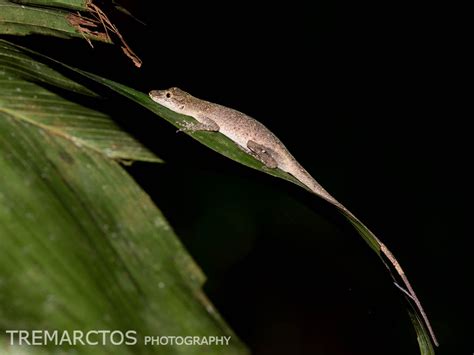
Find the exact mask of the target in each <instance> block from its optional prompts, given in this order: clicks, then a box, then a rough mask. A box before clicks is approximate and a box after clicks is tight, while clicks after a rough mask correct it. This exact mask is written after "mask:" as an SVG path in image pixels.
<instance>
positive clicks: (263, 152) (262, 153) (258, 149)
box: [247, 140, 278, 169]
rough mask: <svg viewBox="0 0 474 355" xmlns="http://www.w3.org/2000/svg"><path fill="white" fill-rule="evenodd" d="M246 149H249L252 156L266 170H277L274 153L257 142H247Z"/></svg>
mask: <svg viewBox="0 0 474 355" xmlns="http://www.w3.org/2000/svg"><path fill="white" fill-rule="evenodd" d="M247 148H248V149H250V151H251V152H252V155H253V156H254V157H255V158H256V159H258V160H260V161H261V162H262V163H263V164H265V166H266V167H267V168H270V169H276V168H278V163H277V161H276V160H275V158H274V155H275V154H274V152H273V150H272V149H270V148H267V147H265V146H263V145H261V144H258V143H257V142H254V141H252V140H249V141H248V142H247Z"/></svg>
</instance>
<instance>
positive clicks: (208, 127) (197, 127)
mask: <svg viewBox="0 0 474 355" xmlns="http://www.w3.org/2000/svg"><path fill="white" fill-rule="evenodd" d="M195 119H196V120H197V121H198V122H195V123H185V124H184V126H183V127H182V128H180V129H179V130H178V132H186V131H190V132H196V131H207V132H219V128H220V127H219V125H218V124H217V123H216V122H215V121H213V120H211V119H210V118H209V117H206V116H198V117H195Z"/></svg>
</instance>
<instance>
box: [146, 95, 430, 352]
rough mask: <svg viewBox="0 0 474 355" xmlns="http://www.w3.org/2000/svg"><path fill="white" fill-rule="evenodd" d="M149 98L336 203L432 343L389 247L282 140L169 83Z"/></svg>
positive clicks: (245, 117)
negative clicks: (368, 241) (368, 240)
mask: <svg viewBox="0 0 474 355" xmlns="http://www.w3.org/2000/svg"><path fill="white" fill-rule="evenodd" d="M150 97H151V98H152V99H153V101H155V102H157V103H159V104H160V105H162V106H165V107H166V108H168V109H170V110H172V111H174V112H177V113H179V114H182V115H186V116H191V117H193V118H194V119H195V120H196V121H197V122H196V123H193V124H190V125H188V126H186V127H184V128H183V129H182V130H189V131H211V132H220V133H221V134H223V135H225V136H226V137H228V138H230V139H231V140H232V141H233V142H235V143H236V144H237V145H238V146H239V147H240V148H241V149H243V150H244V151H245V152H247V153H248V154H250V155H252V156H253V157H255V158H256V159H258V160H259V161H261V162H262V163H263V164H264V165H265V166H266V167H267V168H270V169H276V168H278V169H280V170H283V171H285V172H286V173H288V174H291V175H292V176H293V177H295V178H296V179H297V180H298V181H300V182H301V183H302V184H303V185H305V186H306V187H307V188H308V189H309V190H310V191H312V192H313V193H314V194H316V195H317V196H319V197H321V198H323V199H324V200H326V201H328V202H329V203H331V204H333V205H334V206H336V207H337V208H338V209H339V210H340V211H341V212H342V213H343V214H345V215H346V216H347V217H348V218H349V220H352V222H356V223H357V224H360V225H361V226H363V228H365V229H366V231H367V232H368V233H370V234H371V236H372V237H373V238H374V239H375V240H376V242H377V243H378V248H379V250H380V251H381V252H382V253H383V254H384V255H385V256H386V258H387V259H388V260H389V261H390V263H391V264H392V266H393V267H394V268H395V270H396V271H397V273H398V274H399V276H400V277H401V279H402V280H403V283H404V285H405V287H406V289H404V288H402V287H400V286H399V285H398V284H397V283H395V285H396V286H397V287H398V288H400V289H401V290H402V291H403V292H404V293H405V294H406V295H407V296H408V297H409V298H410V299H411V300H412V301H413V302H414V303H415V305H416V307H417V309H418V311H419V312H420V314H421V316H422V318H423V320H424V322H425V324H426V327H427V328H428V331H429V333H430V335H431V337H432V339H433V342H434V344H435V345H438V342H437V340H436V336H435V334H434V332H433V329H432V327H431V325H430V322H429V320H428V317H427V316H426V313H425V311H424V310H423V307H422V305H421V303H420V301H419V300H418V297H417V296H416V294H415V291H414V290H413V288H412V286H411V285H410V282H409V281H408V279H407V277H406V276H405V273H404V271H403V270H402V268H401V266H400V264H399V263H398V261H397V260H396V259H395V257H394V256H393V254H392V253H391V252H390V250H388V249H387V247H386V246H385V244H383V243H382V242H381V241H380V240H379V239H378V238H377V237H376V236H375V235H374V234H373V233H372V232H371V231H370V230H369V229H368V228H367V227H366V226H365V225H364V224H363V223H362V222H361V221H359V219H358V218H357V217H355V216H354V215H353V214H352V213H351V212H350V211H349V210H348V209H347V208H346V207H344V206H343V205H342V204H341V203H340V202H338V201H337V200H336V199H335V198H334V197H332V196H331V195H330V194H329V193H328V192H327V191H326V190H325V189H324V188H323V187H322V186H321V185H320V184H319V183H318V182H317V181H316V180H315V179H314V178H313V177H312V176H311V175H310V174H309V173H308V172H307V171H306V170H305V169H304V168H303V167H302V166H301V164H300V163H298V161H297V160H296V159H295V158H294V157H293V156H292V155H291V153H290V152H289V151H288V149H286V147H285V146H284V145H283V143H282V142H281V141H280V140H279V139H278V138H277V137H276V136H275V135H274V134H273V133H272V132H271V131H270V130H269V129H268V128H267V127H265V126H264V125H263V124H261V123H260V122H258V121H257V120H255V119H254V118H252V117H250V116H248V115H246V114H244V113H242V112H239V111H237V110H234V109H231V108H228V107H225V106H222V105H219V104H215V103H212V102H209V101H205V100H201V99H198V98H196V97H194V96H192V95H190V94H188V93H187V92H185V91H183V90H181V89H179V88H176V87H173V88H170V89H168V90H153V91H151V92H150Z"/></svg>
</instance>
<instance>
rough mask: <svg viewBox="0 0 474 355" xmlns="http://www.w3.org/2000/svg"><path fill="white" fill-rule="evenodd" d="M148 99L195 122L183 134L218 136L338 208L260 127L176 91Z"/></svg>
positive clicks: (241, 115) (157, 92)
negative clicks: (288, 175)
mask: <svg viewBox="0 0 474 355" xmlns="http://www.w3.org/2000/svg"><path fill="white" fill-rule="evenodd" d="M150 97H151V98H152V99H153V100H154V101H155V102H157V103H159V104H161V105H163V106H165V107H167V108H169V109H170V110H172V111H175V112H177V113H180V114H183V115H187V116H191V117H193V118H195V119H196V121H198V123H196V124H193V125H192V126H189V127H185V130H192V131H215V132H220V133H222V134H223V135H225V136H226V137H228V138H230V139H231V140H232V141H234V142H235V143H237V144H238V145H239V146H240V147H241V148H242V149H244V150H245V151H246V152H247V153H249V154H251V155H252V156H254V157H255V158H257V159H258V160H260V161H261V162H262V163H263V164H265V166H266V167H268V168H271V169H275V168H279V169H281V170H283V171H285V172H287V173H289V174H291V175H293V176H294V177H295V178H296V179H298V180H299V181H300V182H302V183H303V184H304V185H305V186H307V187H308V188H309V189H310V190H311V191H313V192H314V193H315V194H317V195H318V196H320V197H322V198H324V199H325V200H328V201H330V202H331V203H336V204H339V203H338V202H337V201H336V200H335V199H334V198H333V197H332V196H331V195H330V194H329V193H328V192H327V191H326V190H324V189H323V188H322V186H321V185H319V183H318V182H317V181H316V180H315V179H313V177H311V175H310V174H309V173H308V172H307V171H306V170H305V169H304V168H303V167H302V166H301V165H300V164H299V163H298V162H297V161H296V159H295V158H294V157H293V156H292V155H291V154H290V152H289V151H288V149H286V147H285V146H284V145H283V143H282V142H281V141H280V140H279V139H278V138H277V137H276V136H275V135H274V134H273V133H272V132H271V131H270V130H269V129H268V128H267V127H265V126H264V125H263V124H261V123H260V122H258V121H257V120H255V119H254V118H252V117H250V116H248V115H246V114H244V113H242V112H239V111H237V110H234V109H231V108H228V107H225V106H222V105H219V104H215V103H212V102H209V101H205V100H201V99H198V98H196V97H194V96H192V95H190V94H188V93H187V92H185V91H183V90H181V89H179V88H175V87H174V88H170V89H168V90H153V91H151V92H150Z"/></svg>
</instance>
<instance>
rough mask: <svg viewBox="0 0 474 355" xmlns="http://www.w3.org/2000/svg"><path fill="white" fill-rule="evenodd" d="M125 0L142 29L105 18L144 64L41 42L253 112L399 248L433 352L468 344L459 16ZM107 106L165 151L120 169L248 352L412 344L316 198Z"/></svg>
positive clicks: (384, 283)
mask: <svg viewBox="0 0 474 355" xmlns="http://www.w3.org/2000/svg"><path fill="white" fill-rule="evenodd" d="M123 3H124V5H125V7H126V8H128V9H129V10H131V12H132V13H133V14H134V15H135V16H136V17H137V18H139V19H140V20H142V21H143V22H144V23H146V25H145V26H143V25H141V24H139V23H137V22H134V21H133V20H130V19H129V18H127V17H126V16H122V15H117V16H116V17H115V18H114V21H116V23H117V24H118V27H119V29H121V30H122V33H123V35H124V36H125V38H126V39H127V40H128V42H129V44H130V45H131V47H132V48H133V49H134V50H135V51H136V52H137V54H138V55H139V56H141V58H142V59H143V66H142V68H141V69H136V68H134V67H133V66H132V64H131V63H130V61H129V60H128V59H127V58H126V57H124V56H123V55H122V54H121V52H120V50H119V49H118V48H111V47H110V46H107V45H100V44H96V45H95V48H94V49H91V48H89V47H88V46H87V43H85V41H82V40H77V41H68V42H67V44H63V43H64V41H60V40H53V41H50V42H51V43H50V44H52V46H50V49H49V52H48V53H51V48H56V51H55V52H56V57H57V58H63V59H64V60H67V61H68V62H69V63H73V64H74V65H76V66H78V67H81V68H84V69H87V70H90V71H93V72H96V73H98V74H100V75H103V76H106V77H109V78H111V79H114V78H115V79H116V80H120V81H121V82H123V83H125V84H127V85H130V86H132V87H135V88H137V89H139V90H142V91H145V92H146V91H149V90H151V89H163V88H167V87H170V86H179V87H181V88H182V89H185V90H186V91H189V92H191V93H193V94H194V95H195V96H197V97H201V98H204V99H208V100H210V101H214V102H218V103H220V104H224V105H226V106H229V107H233V108H236V109H238V110H240V111H242V112H245V113H247V114H249V115H251V116H253V117H255V118H257V119H258V120H260V121H261V122H263V123H264V124H265V125H266V126H267V127H269V128H270V129H271V130H272V131H273V132H274V133H276V134H277V136H279V137H280V139H281V140H282V141H283V142H284V143H285V144H286V146H287V147H288V148H289V150H290V151H291V152H292V153H293V155H294V156H295V157H296V158H297V159H298V160H299V161H300V162H301V163H302V164H303V165H304V166H305V167H306V169H307V170H308V171H309V172H310V173H311V174H312V175H313V176H314V177H315V178H316V179H317V180H318V181H319V182H320V183H321V184H322V185H323V186H324V187H325V188H326V189H327V190H328V191H329V192H330V193H332V194H333V195H334V196H335V197H336V198H337V199H338V200H339V201H341V202H342V203H344V204H345V205H346V206H347V207H348V208H349V209H350V210H351V211H352V212H353V213H354V214H355V215H357V216H358V217H359V218H360V219H361V220H362V221H364V222H365V223H366V224H367V225H368V226H369V227H370V228H371V229H372V230H373V231H374V232H375V233H376V235H378V236H379V237H380V238H381V239H382V240H383V241H384V242H385V244H387V245H388V246H389V248H391V249H392V251H393V252H394V253H395V255H396V256H397V257H398V258H399V261H400V263H401V264H402V266H403V267H404V269H405V271H406V272H407V274H408V277H409V279H410V280H411V281H412V284H413V286H414V288H415V290H416V291H417V293H418V296H419V298H420V299H421V301H422V303H423V304H424V306H425V309H426V311H427V313H428V315H429V316H430V319H431V321H432V323H433V327H434V329H435V331H436V333H437V335H438V337H439V341H440V343H441V347H440V348H439V351H438V352H437V353H439V354H472V352H473V351H474V346H473V344H472V338H473V328H474V327H473V326H472V302H471V299H472V296H473V295H472V293H471V290H470V287H471V284H472V262H471V259H472V249H471V236H472V233H471V227H470V225H468V222H469V217H468V214H470V213H471V211H472V207H471V206H470V199H469V198H468V197H467V196H468V192H467V190H468V187H469V185H470V182H471V180H470V178H469V177H468V176H467V171H468V169H469V167H470V166H471V163H472V157H471V131H470V129H468V128H467V125H466V124H465V123H464V122H465V121H467V120H471V119H472V114H468V113H467V112H465V111H464V109H463V108H462V106H463V102H465V101H466V99H467V95H468V94H467V92H468V90H467V88H468V87H469V85H468V82H469V81H468V80H467V79H465V77H466V73H465V71H464V69H463V62H464V60H465V59H464V56H465V53H466V50H465V47H466V46H467V44H463V41H461V40H460V39H459V36H460V35H461V34H462V32H463V20H462V18H459V19H458V18H457V17H456V16H458V15H459V14H454V15H453V14H451V13H450V12H449V11H448V10H447V9H444V8H443V7H441V6H439V7H437V5H434V4H426V5H425V4H417V5H416V6H415V5H413V4H405V5H403V4H396V3H390V4H380V3H365V4H361V3H358V2H353V3H352V4H349V5H348V4H343V3H340V2H329V1H327V2H316V3H313V4H308V5H303V4H298V3H296V2H291V3H288V2H285V3H282V4H276V3H272V4H271V5H263V4H262V5H261V4H258V6H259V7H257V4H256V3H255V4H253V5H246V4H244V3H242V2H225V3H223V4H221V5H215V6H208V7H206V8H204V7H203V5H202V4H199V5H195V6H193V7H189V6H188V5H186V4H183V3H174V2H173V3H174V4H173V3H172V4H171V5H170V4H169V3H167V4H163V3H162V2H156V4H155V2H145V1H142V2H138V1H129V2H128V3H127V2H123ZM148 3H153V4H154V5H150V4H148ZM453 16H454V17H453ZM39 43H41V46H43V45H44V43H45V42H43V41H41V42H40V41H38V42H37V45H38V46H39ZM55 43H61V46H55ZM124 73H125V74H126V75H124ZM471 82H472V81H471ZM109 106H110V107H109V109H110V108H112V107H114V109H117V107H118V108H119V109H120V111H121V113H122V117H123V122H122V123H123V124H124V125H125V126H127V127H128V128H129V129H130V130H131V131H132V132H134V134H136V135H137V136H138V137H139V138H140V139H141V140H143V141H144V142H145V143H146V144H147V146H148V147H150V148H151V149H152V150H154V151H155V152H156V153H157V154H158V155H159V156H160V157H162V158H164V159H165V160H166V161H167V163H166V164H164V165H151V164H144V163H135V164H134V165H133V166H132V167H130V168H128V171H129V172H130V173H131V174H132V175H133V176H134V178H135V179H136V180H137V181H138V182H139V183H140V184H141V185H142V186H143V188H144V189H145V190H146V191H147V192H148V193H149V194H150V195H151V196H152V198H153V199H154V201H155V202H156V204H157V205H158V207H159V208H160V209H161V210H162V211H163V213H164V214H165V216H166V217H167V218H168V219H169V221H170V223H171V224H172V226H173V228H175V230H176V232H177V234H178V235H179V236H180V238H181V240H182V241H183V243H184V244H185V245H186V247H187V248H188V250H189V252H190V253H191V255H193V257H194V258H195V259H196V261H197V262H198V264H199V265H200V266H201V267H202V268H203V270H204V272H205V273H206V274H207V276H208V282H207V284H206V286H205V290H206V292H207V294H208V295H209V297H210V298H211V300H212V301H213V302H214V304H215V305H216V306H217V308H218V309H219V310H220V312H221V314H222V315H223V316H224V318H225V319H226V321H227V322H228V323H229V325H230V326H231V327H232V329H234V331H235V332H236V333H237V334H238V336H239V337H240V338H241V339H242V340H243V341H244V342H245V343H246V344H248V346H249V347H250V348H251V349H252V351H253V352H254V353H256V354H417V353H418V349H417V344H416V337H415V334H414V331H413V330H412V326H411V324H410V321H409V319H408V316H407V314H406V311H405V309H404V303H403V302H402V297H400V294H399V293H400V292H399V291H398V290H397V289H396V288H395V287H394V286H393V285H392V283H391V279H390V277H389V275H388V274H387V272H386V270H385V269H384V267H383V265H382V264H381V263H380V261H379V260H378V258H377V257H376V256H375V254H374V253H373V252H371V250H370V249H369V248H368V247H367V245H366V244H365V243H364V242H363V241H362V240H361V238H360V237H359V236H358V235H357V234H356V233H355V232H354V231H353V230H352V229H351V228H350V226H349V225H348V224H347V222H345V221H344V219H343V218H342V217H340V216H338V215H337V213H336V212H335V211H334V210H333V209H332V208H331V207H330V206H328V205H326V204H325V203H323V202H322V201H314V199H313V198H312V197H311V196H309V195H308V194H307V193H306V192H304V191H302V190H301V189H300V188H298V187H296V186H293V185H291V184H289V183H287V182H284V181H279V180H277V179H275V178H272V177H270V176H265V175H264V174H262V173H259V172H256V171H252V170H250V169H248V168H246V167H243V166H240V165H238V164H237V163H235V162H233V161H230V160H228V159H226V158H224V157H222V156H220V155H218V154H216V153H215V152H213V151H211V150H209V149H207V148H205V147H203V146H201V145H200V144H199V143H197V142H195V141H193V140H192V139H191V138H190V137H188V136H186V135H184V134H176V133H175V128H174V127H171V126H170V125H169V124H167V123H166V122H161V121H160V120H157V119H156V117H155V116H153V115H152V114H150V113H149V112H147V111H145V110H143V109H140V108H137V107H136V106H135V105H134V104H133V103H132V102H123V100H121V99H119V98H117V99H116V100H115V101H114V99H111V101H110V105H109Z"/></svg>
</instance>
